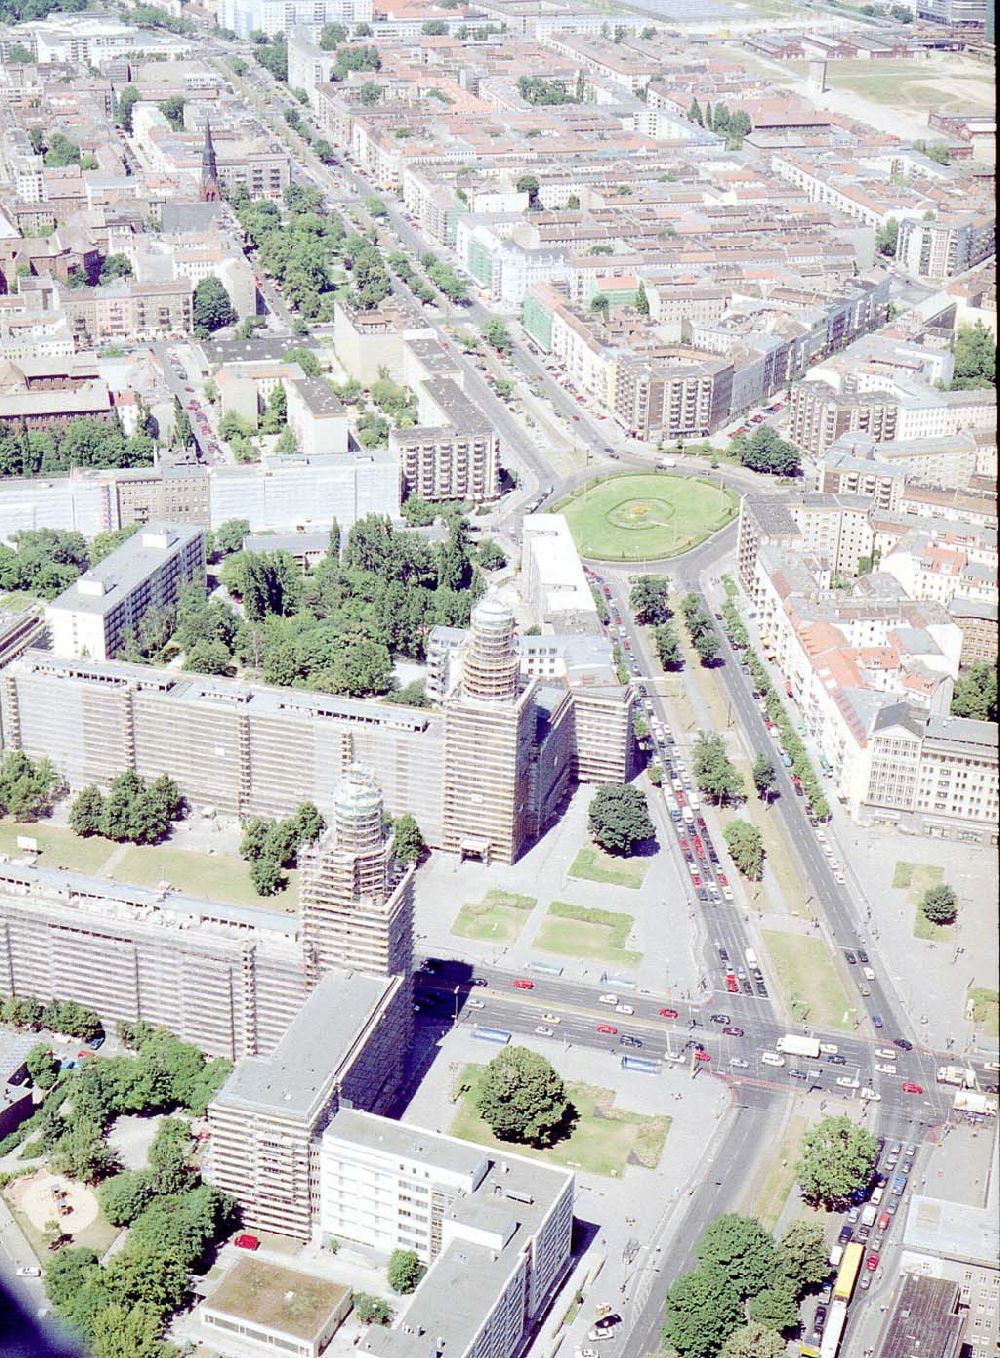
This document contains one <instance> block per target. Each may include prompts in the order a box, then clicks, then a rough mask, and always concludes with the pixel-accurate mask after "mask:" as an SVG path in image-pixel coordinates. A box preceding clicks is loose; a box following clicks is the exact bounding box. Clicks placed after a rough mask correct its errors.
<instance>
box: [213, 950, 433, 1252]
mask: <svg viewBox="0 0 1000 1358" xmlns="http://www.w3.org/2000/svg"><path fill="white" fill-rule="evenodd" d="M412 1018H413V1016H412V1000H411V998H410V990H409V985H408V982H407V980H406V978H405V977H402V976H388V977H387V976H365V975H360V974H357V973H351V972H340V971H338V972H330V973H328V974H327V975H325V976H324V977H323V978H322V980H320V981H319V983H318V984H317V985H316V988H315V989H314V990H312V991H311V993H310V994H309V996H308V998H307V999H306V1001H305V1003H304V1004H303V1005H302V1007H301V1008H300V1009H299V1011H298V1013H297V1014H296V1016H295V1018H294V1020H293V1022H292V1023H291V1026H290V1027H289V1028H288V1029H287V1031H286V1032H285V1034H284V1036H283V1037H282V1039H281V1041H280V1042H279V1043H278V1045H277V1047H275V1048H274V1050H273V1052H272V1053H271V1054H270V1055H269V1056H253V1057H248V1058H246V1059H244V1060H241V1061H240V1062H239V1063H238V1064H237V1066H236V1068H235V1069H234V1070H233V1073H232V1074H231V1075H230V1077H229V1079H228V1080H227V1081H226V1083H225V1084H224V1085H223V1087H222V1088H221V1089H220V1091H219V1093H218V1094H217V1095H216V1097H215V1099H214V1100H213V1102H212V1104H211V1105H210V1107H209V1110H208V1123H209V1130H210V1132H211V1138H210V1141H209V1154H208V1161H207V1163H206V1167H205V1168H206V1174H207V1177H208V1178H209V1179H211V1181H212V1182H213V1183H214V1184H216V1185H217V1186H218V1187H219V1188H221V1189H222V1190H223V1192H226V1193H232V1194H233V1195H234V1196H235V1197H236V1198H237V1199H238V1201H239V1203H240V1208H241V1211H242V1214H243V1221H244V1222H245V1224H246V1225H247V1226H249V1227H250V1228H251V1229H253V1230H263V1231H273V1232H274V1233H275V1234H277V1235H289V1236H294V1237H297V1238H298V1239H300V1240H308V1239H309V1237H310V1235H311V1233H312V1228H313V1222H314V1220H315V1218H316V1216H317V1214H318V1210H319V1182H318V1178H319V1176H318V1156H317V1142H318V1140H319V1138H320V1137H321V1136H322V1135H323V1132H324V1131H325V1129H326V1126H327V1124H328V1123H329V1121H330V1119H331V1117H332V1116H333V1114H334V1113H335V1112H336V1110H337V1107H338V1105H339V1103H340V1101H341V1100H343V1101H344V1102H346V1103H350V1104H351V1105H352V1106H353V1107H356V1108H363V1109H373V1110H374V1109H379V1108H382V1107H385V1106H386V1105H387V1104H388V1103H389V1102H390V1101H391V1100H392V1098H393V1096H394V1095H395V1094H396V1092H397V1089H398V1086H399V1081H400V1079H401V1078H402V1072H403V1058H404V1056H405V1053H406V1050H407V1047H408V1045H409V1039H410V1029H411V1025H412Z"/></svg>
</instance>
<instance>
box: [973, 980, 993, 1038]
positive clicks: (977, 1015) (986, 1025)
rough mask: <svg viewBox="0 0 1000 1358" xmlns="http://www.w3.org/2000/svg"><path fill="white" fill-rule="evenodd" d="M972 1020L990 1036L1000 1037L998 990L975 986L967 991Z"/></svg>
mask: <svg viewBox="0 0 1000 1358" xmlns="http://www.w3.org/2000/svg"><path fill="white" fill-rule="evenodd" d="M969 999H970V1000H971V1001H972V1020H973V1022H974V1023H976V1024H977V1025H978V1026H979V1027H980V1028H982V1029H983V1031H984V1032H985V1033H987V1034H988V1035H989V1036H990V1037H1000V991H997V990H987V989H986V988H985V987H983V986H975V987H973V989H972V990H970V991H969Z"/></svg>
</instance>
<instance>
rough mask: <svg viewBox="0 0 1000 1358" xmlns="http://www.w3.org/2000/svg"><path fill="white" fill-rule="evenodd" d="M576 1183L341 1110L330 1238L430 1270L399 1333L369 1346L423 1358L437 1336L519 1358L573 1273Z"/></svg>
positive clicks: (450, 1346)
mask: <svg viewBox="0 0 1000 1358" xmlns="http://www.w3.org/2000/svg"><path fill="white" fill-rule="evenodd" d="M574 1186H575V1185H574V1176H573V1173H572V1171H571V1170H566V1169H559V1168H556V1167H554V1166H549V1165H541V1164H539V1163H538V1162H537V1161H535V1160H528V1159H526V1158H525V1157H523V1156H520V1155H511V1154H508V1153H506V1152H504V1153H503V1154H502V1155H497V1154H495V1153H490V1152H485V1151H483V1150H482V1148H480V1147H478V1146H474V1145H472V1144H470V1143H469V1142H466V1141H459V1140H458V1139H457V1138H455V1137H450V1136H444V1135H442V1134H441V1133H435V1132H429V1131H426V1130H424V1129H422V1128H419V1127H412V1126H409V1125H407V1124H405V1123H399V1122H390V1121H389V1120H388V1119H386V1118H381V1117H377V1116H373V1115H372V1114H370V1113H360V1112H357V1111H355V1110H353V1109H346V1108H341V1109H340V1110H339V1111H338V1112H337V1113H336V1115H335V1116H334V1117H333V1119H332V1120H331V1122H330V1124H329V1126H328V1127H327V1130H326V1132H325V1133H324V1136H323V1139H322V1142H321V1144H320V1211H319V1232H320V1236H321V1238H322V1239H323V1240H326V1239H340V1240H356V1241H358V1242H359V1243H364V1244H367V1245H369V1246H371V1245H374V1246H375V1248H376V1249H378V1250H380V1251H384V1252H386V1253H389V1252H391V1251H392V1250H393V1249H396V1248H401V1249H413V1250H415V1251H416V1253H417V1255H418V1256H419V1257H420V1258H421V1259H422V1260H423V1261H425V1262H426V1263H428V1264H429V1265H430V1267H429V1270H428V1273H427V1274H426V1276H425V1278H424V1279H423V1281H422V1282H421V1284H420V1286H419V1288H418V1290H417V1294H416V1296H415V1297H414V1299H413V1301H412V1303H411V1305H410V1307H409V1308H408V1310H407V1315H406V1316H405V1318H404V1319H403V1321H402V1322H401V1324H400V1325H399V1326H398V1327H397V1328H396V1329H394V1330H392V1331H388V1332H387V1333H385V1334H379V1335H376V1334H374V1333H372V1334H370V1335H369V1336H368V1337H367V1338H366V1340H365V1341H363V1343H362V1347H363V1348H364V1349H365V1350H366V1351H368V1352H372V1353H379V1354H380V1353H386V1354H389V1353H393V1354H398V1353H400V1351H401V1350H402V1351H403V1352H404V1353H406V1354H410V1353H412V1354H414V1355H415V1354H417V1353H423V1352H425V1351H426V1343H427V1340H426V1338H423V1339H421V1336H428V1335H433V1336H434V1343H435V1346H436V1351H437V1352H441V1351H442V1349H444V1350H446V1351H447V1352H448V1353H454V1354H455V1355H456V1356H457V1358H466V1356H467V1355H472V1354H487V1353H488V1354H491V1355H494V1358H511V1355H513V1354H514V1353H516V1352H517V1351H518V1350H519V1349H520V1347H521V1346H522V1344H523V1342H524V1338H525V1335H526V1333H527V1332H528V1331H529V1329H530V1327H531V1326H532V1325H533V1324H534V1323H536V1322H537V1320H538V1319H539V1318H540V1317H541V1315H542V1314H543V1313H544V1311H545V1309H546V1308H547V1306H548V1304H549V1302H550V1301H551V1299H552V1297H553V1296H554V1294H555V1292H556V1290H557V1288H558V1287H559V1285H560V1284H561V1282H562V1280H563V1278H564V1276H565V1273H566V1270H567V1268H568V1266H569V1262H570V1241H571V1235H572V1226H573V1194H574ZM459 1280H460V1281H459ZM456 1283H457V1284H458V1286H457V1288H456Z"/></svg>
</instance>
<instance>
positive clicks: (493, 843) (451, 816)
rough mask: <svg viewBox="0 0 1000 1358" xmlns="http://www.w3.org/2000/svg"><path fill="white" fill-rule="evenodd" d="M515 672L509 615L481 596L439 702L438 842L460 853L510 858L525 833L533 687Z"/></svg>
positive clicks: (513, 632) (517, 852)
mask: <svg viewBox="0 0 1000 1358" xmlns="http://www.w3.org/2000/svg"><path fill="white" fill-rule="evenodd" d="M520 669H521V659H520V654H519V651H518V644H517V630H516V627H515V623H514V615H513V613H512V612H511V610H510V609H509V608H508V607H507V605H506V604H505V603H503V602H502V600H501V599H499V598H498V597H497V596H496V595H492V594H488V595H487V596H486V597H485V598H483V599H481V600H480V602H479V603H478V604H477V605H476V607H475V608H474V609H473V610H472V621H471V630H470V634H469V639H468V641H467V642H466V645H465V649H464V652H463V655H462V678H461V681H460V682H459V683H458V684H457V685H456V686H455V688H454V689H453V690H452V692H451V693H450V694H449V696H448V698H447V700H446V702H445V774H444V847H445V848H446V849H449V850H451V851H452V852H454V853H458V854H460V855H462V856H465V857H475V858H482V859H484V860H486V861H488V860H490V859H497V860H499V861H500V862H503V863H512V862H514V860H515V859H517V858H518V857H519V856H520V854H521V852H522V850H523V848H524V845H525V843H526V841H527V839H528V838H529V835H530V817H529V782H530V769H531V760H532V751H533V748H534V739H535V688H536V686H537V685H536V682H535V681H534V680H532V681H530V682H529V683H528V684H527V685H525V684H523V683H522V680H521V673H520Z"/></svg>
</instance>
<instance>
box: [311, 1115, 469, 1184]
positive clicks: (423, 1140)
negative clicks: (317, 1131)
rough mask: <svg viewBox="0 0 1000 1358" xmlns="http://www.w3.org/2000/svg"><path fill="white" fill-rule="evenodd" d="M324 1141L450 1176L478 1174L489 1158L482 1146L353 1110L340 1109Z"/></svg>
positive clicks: (332, 1119)
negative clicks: (398, 1157) (415, 1162)
mask: <svg viewBox="0 0 1000 1358" xmlns="http://www.w3.org/2000/svg"><path fill="white" fill-rule="evenodd" d="M323 1139H324V1141H325V1140H327V1139H329V1140H331V1141H333V1140H334V1139H336V1140H340V1141H349V1142H351V1144H352V1145H356V1146H359V1147H362V1148H364V1149H368V1150H374V1151H382V1152H384V1153H385V1154H386V1155H401V1156H403V1157H404V1158H405V1159H409V1160H419V1161H421V1162H422V1163H423V1164H426V1165H429V1166H431V1167H432V1168H436V1169H442V1170H447V1171H448V1172H449V1173H451V1174H454V1173H458V1174H468V1175H472V1174H475V1173H476V1171H477V1170H478V1169H479V1168H480V1167H481V1166H482V1165H483V1163H484V1162H485V1161H486V1160H487V1158H488V1153H487V1151H486V1150H485V1149H484V1148H483V1147H482V1146H476V1145H473V1144H472V1143H471V1142H469V1141H461V1140H459V1138H458V1137H455V1136H442V1135H440V1134H439V1133H437V1132H426V1131H424V1130H423V1129H422V1128H420V1127H410V1126H409V1125H408V1124H407V1123H405V1122H394V1121H393V1120H392V1119H391V1118H384V1117H379V1116H378V1115H377V1114H375V1113H361V1112H358V1111H357V1110H356V1109H354V1108H339V1109H338V1110H337V1112H336V1113H335V1114H334V1116H333V1117H332V1118H331V1120H330V1123H329V1125H328V1127H327V1129H326V1131H325V1132H324V1134H323Z"/></svg>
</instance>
